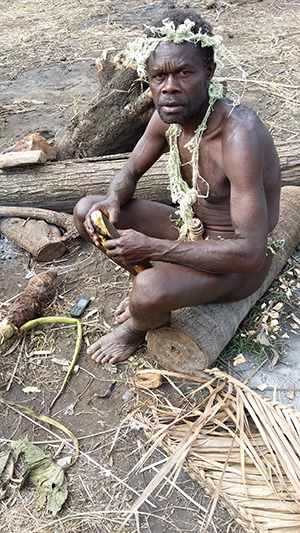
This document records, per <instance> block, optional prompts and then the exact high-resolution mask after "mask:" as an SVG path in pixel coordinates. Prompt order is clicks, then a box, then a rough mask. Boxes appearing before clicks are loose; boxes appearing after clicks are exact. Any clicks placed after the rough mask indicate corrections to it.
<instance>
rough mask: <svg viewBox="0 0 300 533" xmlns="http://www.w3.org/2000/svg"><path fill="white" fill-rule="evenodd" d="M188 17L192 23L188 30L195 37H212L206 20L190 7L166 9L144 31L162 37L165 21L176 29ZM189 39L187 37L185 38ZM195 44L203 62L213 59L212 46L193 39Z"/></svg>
mask: <svg viewBox="0 0 300 533" xmlns="http://www.w3.org/2000/svg"><path fill="white" fill-rule="evenodd" d="M187 19H189V20H190V21H191V22H192V23H193V25H190V31H191V33H192V34H194V36H195V38H197V36H199V35H200V34H202V35H204V34H206V35H208V36H210V37H212V29H211V26H210V24H209V23H208V22H206V21H205V20H204V19H203V18H202V17H201V16H200V15H198V13H197V12H196V11H194V10H192V9H179V8H176V9H168V10H167V11H165V12H164V13H163V14H162V15H161V16H160V17H157V18H155V19H153V21H152V24H151V26H150V27H149V28H148V29H147V31H146V36H147V37H148V38H149V37H153V36H155V37H158V38H159V39H163V38H164V37H165V36H166V25H165V22H166V21H168V22H171V23H173V25H174V29H175V30H176V29H177V28H179V27H180V26H182V27H183V26H184V25H185V21H186V20H187ZM187 40H189V39H187ZM195 46H196V47H197V48H198V50H199V52H200V54H201V55H202V57H203V60H204V64H205V65H208V64H209V63H212V62H213V61H214V50H213V47H212V46H203V45H202V44H201V41H200V40H198V41H195Z"/></svg>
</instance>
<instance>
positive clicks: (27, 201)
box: [0, 142, 300, 213]
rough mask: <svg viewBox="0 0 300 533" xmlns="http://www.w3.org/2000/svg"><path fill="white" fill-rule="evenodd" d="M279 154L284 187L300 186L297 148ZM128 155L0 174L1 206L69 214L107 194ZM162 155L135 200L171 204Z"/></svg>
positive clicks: (284, 146) (292, 146) (286, 147)
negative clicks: (88, 199) (85, 199)
mask: <svg viewBox="0 0 300 533" xmlns="http://www.w3.org/2000/svg"><path fill="white" fill-rule="evenodd" d="M276 148H277V150H278V154H279V158H280V165H281V172H282V183H283V185H300V144H299V142H295V143H289V144H287V143H281V144H278V145H276ZM128 158H129V154H120V155H111V156H103V157H98V158H94V159H75V160H68V161H59V162H55V163H50V162H47V163H46V164H45V165H42V166H39V167H30V168H29V167H28V168H26V169H21V168H19V169H13V170H7V171H3V170H2V171H1V170H0V180H1V199H0V205H2V206H10V205H11V206H13V205H15V206H24V207H26V206H28V207H39V208H44V209H51V210H54V211H64V212H66V213H72V211H73V208H74V206H75V204H76V202H78V200H80V198H82V197H83V196H87V195H94V194H106V191H107V188H108V185H109V183H110V181H111V180H112V178H113V177H114V176H115V174H116V173H117V172H119V171H120V170H121V169H122V168H123V166H124V164H125V163H126V161H127V160H128ZM167 160H168V155H167V154H164V155H163V156H162V157H161V158H160V159H159V160H158V161H157V162H156V163H155V164H154V165H153V166H152V167H151V168H150V169H149V170H148V172H146V173H145V175H144V176H143V177H142V178H141V179H140V181H139V182H138V185H137V189H136V194H135V197H136V198H144V199H146V200H153V201H157V202H161V203H164V204H170V203H171V195H170V191H169V190H168V186H169V177H168V174H167V171H166V164H167Z"/></svg>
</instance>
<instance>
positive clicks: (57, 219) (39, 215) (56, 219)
mask: <svg viewBox="0 0 300 533" xmlns="http://www.w3.org/2000/svg"><path fill="white" fill-rule="evenodd" d="M2 217H20V218H35V219H37V220H45V222H48V223H49V224H54V225H55V226H59V227H60V228H64V229H65V230H66V233H65V234H64V235H62V237H60V240H62V241H68V240H70V239H75V238H76V237H78V236H79V233H78V231H77V229H76V227H75V224H74V219H73V215H69V214H68V213H60V212H58V211H49V210H47V209H39V208H36V207H18V206H17V207H16V206H0V218H2Z"/></svg>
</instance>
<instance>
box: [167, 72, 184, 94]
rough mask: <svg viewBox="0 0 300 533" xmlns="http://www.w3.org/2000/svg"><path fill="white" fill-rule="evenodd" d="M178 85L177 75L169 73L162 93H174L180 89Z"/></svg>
mask: <svg viewBox="0 0 300 533" xmlns="http://www.w3.org/2000/svg"><path fill="white" fill-rule="evenodd" d="M180 90H181V89H180V85H179V83H178V77H177V76H176V75H175V74H169V75H168V76H166V78H165V81H164V85H163V89H162V91H163V92H164V93H174V92H178V91H180Z"/></svg>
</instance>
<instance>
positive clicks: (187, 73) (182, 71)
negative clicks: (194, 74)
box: [179, 70, 190, 77]
mask: <svg viewBox="0 0 300 533" xmlns="http://www.w3.org/2000/svg"><path fill="white" fill-rule="evenodd" d="M189 74H190V71H189V70H181V71H180V72H179V76H181V77H186V76H189Z"/></svg>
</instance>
